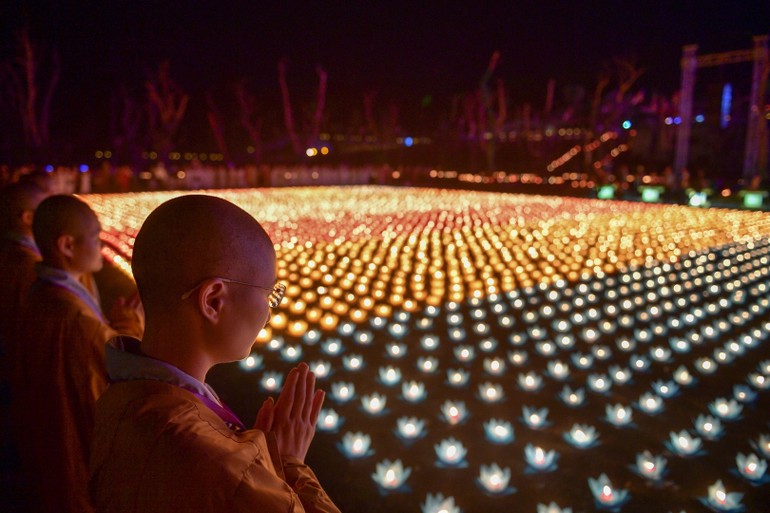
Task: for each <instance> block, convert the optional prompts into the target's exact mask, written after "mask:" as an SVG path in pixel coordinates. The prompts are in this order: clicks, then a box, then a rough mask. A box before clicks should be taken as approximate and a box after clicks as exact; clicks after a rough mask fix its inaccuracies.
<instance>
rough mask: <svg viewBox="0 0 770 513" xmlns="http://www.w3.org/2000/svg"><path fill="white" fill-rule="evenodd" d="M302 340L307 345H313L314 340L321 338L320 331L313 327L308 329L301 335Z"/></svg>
mask: <svg viewBox="0 0 770 513" xmlns="http://www.w3.org/2000/svg"><path fill="white" fill-rule="evenodd" d="M302 340H303V342H305V343H306V344H307V345H310V346H312V345H314V344H315V343H316V342H318V341H319V340H321V332H320V331H318V330H315V329H309V330H307V331H306V332H305V334H304V335H302Z"/></svg>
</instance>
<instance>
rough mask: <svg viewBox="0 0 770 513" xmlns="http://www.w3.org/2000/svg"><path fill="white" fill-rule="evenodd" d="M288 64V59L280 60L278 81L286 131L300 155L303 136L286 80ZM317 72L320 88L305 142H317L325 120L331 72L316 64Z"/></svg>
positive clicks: (293, 148)
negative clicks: (297, 122) (296, 119)
mask: <svg viewBox="0 0 770 513" xmlns="http://www.w3.org/2000/svg"><path fill="white" fill-rule="evenodd" d="M287 66H288V61H287V59H281V60H280V61H278V83H279V85H280V87H281V100H282V103H283V119H284V124H285V126H286V131H287V133H288V135H289V140H290V141H291V146H292V150H293V151H294V154H295V155H297V156H298V157H301V156H302V155H304V148H303V146H302V137H301V136H300V134H299V132H298V131H297V127H296V123H295V122H294V112H293V109H292V106H291V98H290V96H289V85H288V83H287V82H286V69H287ZM316 74H317V75H318V90H317V93H316V103H315V110H314V112H313V115H312V117H311V118H310V126H309V127H308V129H307V130H306V131H305V138H306V141H305V142H310V141H312V142H315V141H317V140H318V138H319V136H320V134H321V124H322V122H323V115H324V110H325V108H326V88H327V83H328V79H329V74H328V72H327V71H326V70H324V69H323V68H322V67H321V66H320V65H317V66H316Z"/></svg>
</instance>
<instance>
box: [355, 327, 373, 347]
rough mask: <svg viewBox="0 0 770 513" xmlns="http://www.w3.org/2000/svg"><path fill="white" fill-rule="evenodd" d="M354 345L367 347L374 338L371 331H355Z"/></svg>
mask: <svg viewBox="0 0 770 513" xmlns="http://www.w3.org/2000/svg"><path fill="white" fill-rule="evenodd" d="M355 339H356V344H358V345H360V346H368V345H369V344H371V343H372V340H374V336H373V335H372V332H371V331H366V330H363V331H356V333H355Z"/></svg>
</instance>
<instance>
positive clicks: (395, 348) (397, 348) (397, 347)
mask: <svg viewBox="0 0 770 513" xmlns="http://www.w3.org/2000/svg"><path fill="white" fill-rule="evenodd" d="M385 354H387V355H388V356H389V357H391V358H403V357H404V356H406V344H403V343H401V342H391V343H390V344H388V345H387V346H385Z"/></svg>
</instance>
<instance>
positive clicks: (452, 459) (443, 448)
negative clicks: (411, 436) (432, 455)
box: [433, 437, 468, 467]
mask: <svg viewBox="0 0 770 513" xmlns="http://www.w3.org/2000/svg"><path fill="white" fill-rule="evenodd" d="M433 449H434V450H435V451H436V456H438V459H439V463H441V464H443V465H447V466H455V467H456V466H464V465H465V455H466V454H467V453H468V449H466V448H465V446H464V445H463V444H462V442H460V441H459V440H457V439H455V438H454V437H449V438H447V439H444V440H441V442H439V443H438V444H436V445H434V446H433Z"/></svg>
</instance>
